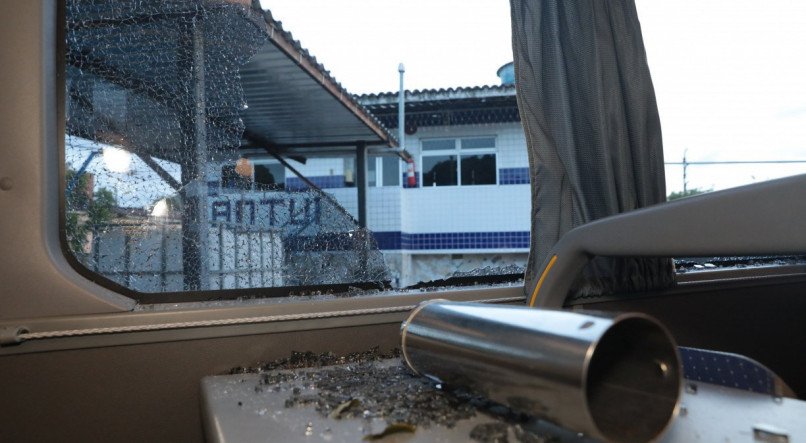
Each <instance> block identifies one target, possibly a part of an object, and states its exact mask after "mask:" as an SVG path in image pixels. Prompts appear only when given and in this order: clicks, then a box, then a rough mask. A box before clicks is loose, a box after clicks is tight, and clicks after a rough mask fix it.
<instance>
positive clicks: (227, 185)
mask: <svg viewBox="0 0 806 443" xmlns="http://www.w3.org/2000/svg"><path fill="white" fill-rule="evenodd" d="M237 169H238V168H237V166H236V165H225V166H223V167H222V168H221V188H223V189H238V190H242V191H245V190H249V189H252V179H251V177H249V176H248V175H241V174H240V173H239V172H242V173H248V174H250V175H251V171H243V170H241V171H239V170H237Z"/></svg>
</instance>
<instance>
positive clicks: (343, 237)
mask: <svg viewBox="0 0 806 443" xmlns="http://www.w3.org/2000/svg"><path fill="white" fill-rule="evenodd" d="M273 30H274V29H273V28H271V25H270V24H269V22H268V21H267V20H266V19H265V17H264V13H263V11H261V10H260V9H259V8H255V7H254V6H253V5H252V4H251V2H249V1H237V0H184V1H179V0H174V1H163V0H124V1H99V0H70V1H68V2H67V5H66V33H65V35H66V41H65V43H66V50H65V114H66V132H65V141H64V143H65V171H66V173H65V181H64V196H65V212H64V220H63V222H64V223H63V226H64V232H63V233H64V238H65V240H66V248H67V249H68V251H69V252H70V254H71V255H72V256H73V257H74V258H75V259H76V260H77V261H78V262H79V263H80V264H81V265H82V266H83V267H84V268H85V269H86V270H89V271H91V272H92V273H93V274H95V276H96V277H97V276H101V277H103V279H105V280H106V282H107V283H112V284H113V285H120V286H122V287H125V288H127V289H130V290H132V291H135V292H152V293H153V292H157V293H159V292H181V291H207V290H219V289H237V288H271V287H275V288H276V287H300V286H302V287H310V286H312V287H315V286H318V285H334V284H347V285H358V286H360V285H362V284H364V285H367V284H369V285H370V286H373V287H383V286H384V285H385V284H388V281H389V280H390V277H389V272H388V269H387V267H386V265H385V263H384V260H383V257H382V255H381V253H380V251H379V250H378V247H377V244H376V241H375V239H374V238H373V236H372V235H370V233H369V231H368V230H367V229H366V228H362V227H360V226H359V223H358V221H357V219H356V217H355V216H354V215H352V214H351V213H350V212H348V211H347V210H346V209H345V208H344V206H343V205H342V204H340V203H339V202H338V201H337V200H336V199H335V198H334V197H333V196H331V195H330V194H327V193H324V192H322V191H321V189H319V187H318V186H316V185H315V184H314V183H311V182H310V181H309V180H307V179H306V178H305V177H304V176H302V175H299V176H295V175H294V174H293V172H291V171H293V170H295V169H294V167H293V166H291V164H290V163H288V161H289V160H286V159H283V158H282V157H281V156H279V155H277V154H276V153H274V154H272V153H264V157H268V158H271V159H272V161H271V162H266V161H261V160H260V159H258V158H257V157H256V156H255V155H254V149H253V150H252V156H251V157H250V156H249V155H246V154H244V147H245V146H246V145H249V144H250V143H251V145H252V147H254V145H255V144H256V143H255V142H254V140H252V141H251V142H247V141H245V139H246V138H245V132H246V131H249V130H250V128H249V127H248V125H247V124H246V123H245V121H244V113H245V111H246V110H247V109H249V105H250V102H249V100H248V98H247V97H246V94H245V93H244V87H243V84H244V77H243V75H242V72H243V70H244V69H246V68H247V67H248V66H247V65H248V63H249V62H250V60H251V59H252V58H253V57H254V56H255V54H256V53H257V52H258V51H259V50H260V49H261V48H264V47H265V45H268V44H270V43H269V36H270V35H272V32H273ZM272 74H273V73H272V72H268V73H267V74H266V75H272ZM301 100H304V98H303V99H301ZM256 102H257V100H256ZM270 117H276V118H286V117H288V118H294V117H295V116H293V115H292V116H290V117H289V116H286V115H280V114H277V115H274V116H270ZM311 131H312V133H315V131H316V129H315V128H312V130H311ZM264 144H265V145H266V146H269V145H271V143H269V142H268V141H265V140H264ZM270 154H271V155H270ZM273 156H274V157H277V158H278V159H279V160H281V161H283V162H284V163H283V164H280V163H278V161H276V160H275V159H274V158H273ZM303 161H304V159H303ZM292 179H296V181H294V180H292ZM290 184H293V186H289V185H290ZM99 281H103V280H99Z"/></svg>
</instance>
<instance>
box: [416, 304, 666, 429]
mask: <svg viewBox="0 0 806 443" xmlns="http://www.w3.org/2000/svg"><path fill="white" fill-rule="evenodd" d="M401 340H402V349H403V356H404V358H405V360H406V363H407V364H408V365H409V367H410V368H411V369H412V370H413V371H414V372H416V373H418V374H421V375H424V376H426V377H429V378H432V379H434V380H436V381H438V382H441V383H444V384H446V386H457V387H463V388H467V389H470V390H471V391H474V392H477V393H479V394H481V395H484V396H486V397H487V398H489V399H491V400H493V401H496V402H499V403H502V404H506V405H508V406H510V407H512V408H513V409H515V410H518V411H521V412H524V413H528V414H531V415H534V416H538V417H543V418H545V419H548V420H550V421H553V422H555V423H557V424H559V425H561V426H564V427H567V428H569V429H572V430H574V431H577V432H583V433H585V434H587V435H590V436H592V437H595V438H599V439H602V440H605V441H613V442H643V441H651V440H655V439H657V438H658V437H659V436H660V435H662V433H663V432H664V431H665V430H666V428H667V427H668V426H669V424H670V423H671V421H672V419H673V418H674V417H675V416H676V414H677V410H678V407H679V406H678V405H679V399H680V388H681V369H680V360H679V357H678V353H677V347H676V345H675V343H674V340H673V339H672V337H671V335H670V334H669V332H668V331H667V330H666V329H665V328H664V327H663V326H662V325H661V324H660V323H658V322H657V321H656V320H654V319H652V318H651V317H649V316H646V315H643V314H611V313H587V312H586V313H578V312H571V311H559V310H556V311H555V310H544V309H532V308H526V307H513V306H494V305H489V304H475V303H457V302H447V301H431V302H426V303H423V304H421V305H419V306H418V307H417V308H416V309H414V310H413V311H412V313H411V315H410V316H409V318H408V319H407V320H406V321H405V322H404V323H403V325H402V326H401Z"/></svg>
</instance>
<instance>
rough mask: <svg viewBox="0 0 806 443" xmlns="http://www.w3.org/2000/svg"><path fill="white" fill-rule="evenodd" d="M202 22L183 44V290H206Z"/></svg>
mask: <svg viewBox="0 0 806 443" xmlns="http://www.w3.org/2000/svg"><path fill="white" fill-rule="evenodd" d="M203 25H204V21H203V20H202V19H201V18H200V17H195V18H194V19H193V23H192V24H191V25H190V26H191V29H187V30H186V31H187V34H188V35H187V36H186V37H187V38H186V40H185V41H184V42H183V44H184V46H185V49H186V50H190V52H192V54H190V55H191V59H192V64H191V66H190V68H191V70H192V79H191V81H192V84H193V95H192V96H191V97H190V99H191V100H192V101H191V102H190V103H189V105H188V106H186V107H185V109H186V110H187V111H188V112H189V114H190V115H189V116H188V117H191V116H192V118H191V119H190V120H192V124H188V123H191V122H188V121H186V120H187V119H180V121H182V120H185V121H184V122H183V124H182V127H183V128H182V129H183V135H184V137H185V143H184V146H182V185H183V191H184V192H183V200H184V203H185V207H184V211H183V212H182V271H183V279H184V287H185V290H188V291H190V290H201V289H206V288H207V287H208V286H209V284H210V282H209V278H208V269H207V253H208V251H207V237H208V229H207V223H208V220H207V219H208V214H207V192H206V189H205V186H206V184H207V180H206V177H205V176H206V169H207V164H206V161H207V123H206V118H205V117H206V115H205V114H206V105H207V104H206V100H205V93H204V83H205V79H204V66H205V62H204V27H203Z"/></svg>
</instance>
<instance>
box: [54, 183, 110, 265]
mask: <svg viewBox="0 0 806 443" xmlns="http://www.w3.org/2000/svg"><path fill="white" fill-rule="evenodd" d="M75 174H76V172H75V171H74V170H72V169H69V170H68V171H67V174H66V182H67V183H70V182H71V181H72V179H73V177H74V176H75ZM88 186H89V176H88V175H87V174H82V175H81V176H80V177H78V179H76V182H75V183H74V185H73V187H72V189H70V190H69V192H67V199H66V200H67V213H66V217H65V233H66V236H67V245H68V247H69V248H70V251H71V252H72V253H73V254H74V255H75V256H76V257H81V256H83V255H84V243H85V242H86V239H87V235H88V234H89V233H90V232H91V231H92V227H93V226H96V225H100V224H104V223H108V222H109V221H111V220H112V219H113V218H114V216H115V207H116V206H117V201H116V200H115V195H114V194H113V193H112V191H110V190H109V189H106V188H101V189H98V190H97V191H95V193H93V194H92V198H90V194H89V192H88V191H87V187H88Z"/></svg>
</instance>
